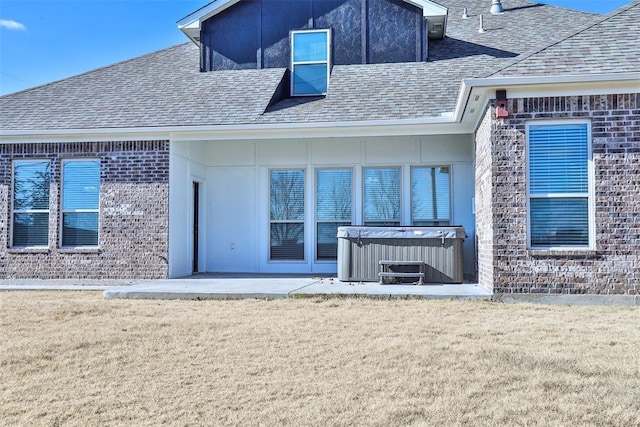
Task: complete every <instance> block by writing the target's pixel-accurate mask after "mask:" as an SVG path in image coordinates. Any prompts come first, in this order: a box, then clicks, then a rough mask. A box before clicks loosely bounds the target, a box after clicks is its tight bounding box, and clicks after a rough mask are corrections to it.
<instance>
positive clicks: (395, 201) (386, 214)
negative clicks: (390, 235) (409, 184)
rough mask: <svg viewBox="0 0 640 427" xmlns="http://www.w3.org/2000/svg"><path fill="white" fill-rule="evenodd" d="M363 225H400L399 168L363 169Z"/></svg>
mask: <svg viewBox="0 0 640 427" xmlns="http://www.w3.org/2000/svg"><path fill="white" fill-rule="evenodd" d="M363 180H364V225H368V226H375V227H383V226H397V225H400V168H398V167H394V168H364V169H363Z"/></svg>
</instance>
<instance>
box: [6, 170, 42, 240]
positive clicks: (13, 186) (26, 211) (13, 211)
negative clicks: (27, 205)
mask: <svg viewBox="0 0 640 427" xmlns="http://www.w3.org/2000/svg"><path fill="white" fill-rule="evenodd" d="M21 163H22V164H24V163H47V164H48V165H49V198H48V206H47V209H16V208H15V200H16V197H15V191H16V165H17V164H21ZM9 197H11V219H10V221H11V233H10V236H9V239H10V241H9V246H10V248H12V249H29V248H35V249H38V248H39V249H42V248H48V247H49V235H50V233H51V224H50V221H51V160H50V159H42V158H40V159H13V160H12V162H11V194H10V196H9ZM17 213H18V214H20V213H23V214H37V213H46V214H47V244H46V245H16V244H15V243H14V234H15V214H17Z"/></svg>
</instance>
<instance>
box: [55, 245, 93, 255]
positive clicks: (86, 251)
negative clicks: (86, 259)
mask: <svg viewBox="0 0 640 427" xmlns="http://www.w3.org/2000/svg"><path fill="white" fill-rule="evenodd" d="M58 252H60V253H61V254H97V253H99V252H100V248H99V247H97V246H96V247H77V248H58Z"/></svg>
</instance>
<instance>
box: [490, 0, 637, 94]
mask: <svg viewBox="0 0 640 427" xmlns="http://www.w3.org/2000/svg"><path fill="white" fill-rule="evenodd" d="M639 25H640V0H636V1H634V2H632V3H631V4H629V5H627V6H624V7H622V8H620V9H618V10H617V11H614V12H612V13H611V14H609V15H607V16H606V17H605V18H603V19H601V20H600V21H598V22H596V23H595V24H593V25H590V26H588V27H586V28H584V29H582V30H580V31H578V32H577V33H575V34H573V35H571V36H569V37H567V38H565V39H564V40H561V41H559V42H557V43H554V44H552V45H550V46H547V47H545V48H544V49H541V50H540V51H537V52H534V53H532V54H530V55H523V57H519V58H517V60H516V61H514V62H513V63H512V64H508V65H506V66H504V68H503V69H502V70H500V71H499V72H497V73H494V75H495V76H533V75H549V74H552V75H558V74H602V73H630V72H638V71H640V34H639V33H638V31H639V30H640V27H639ZM639 87H640V85H639Z"/></svg>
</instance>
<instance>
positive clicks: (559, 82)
mask: <svg viewBox="0 0 640 427" xmlns="http://www.w3.org/2000/svg"><path fill="white" fill-rule="evenodd" d="M493 3H494V5H493V7H492V9H494V7H495V8H499V7H498V6H500V5H502V6H503V7H504V12H503V13H501V14H495V15H494V14H492V13H490V5H489V3H488V2H487V1H486V0H437V1H431V0H262V1H260V0H242V1H237V0H216V1H214V2H212V3H209V4H207V5H205V6H204V7H203V8H201V9H199V10H198V11H196V12H194V13H193V14H191V15H189V16H187V17H185V18H183V19H182V20H180V21H179V22H178V27H179V28H180V30H182V31H183V32H184V33H185V35H186V36H187V37H188V38H189V39H190V40H189V41H188V42H186V43H185V44H182V45H178V46H174V47H171V48H168V49H165V50H162V51H159V52H155V53H152V54H149V55H145V56H142V57H139V58H134V59H132V60H129V61H125V62H122V63H118V64H114V65H112V66H108V67H104V68H100V69H97V70H94V71H91V72H88V73H84V74H81V75H78V76H75V77H71V78H68V79H65V80H62V81H58V82H54V83H51V84H48V85H44V86H41V87H36V88H33V89H29V90H26V91H22V92H18V93H15V94H10V95H6V96H3V97H1V98H0V111H1V113H0V277H3V278H13V277H41V278H67V277H68V278H71V277H95V278H166V277H178V276H184V275H189V274H191V273H192V272H247V273H250V272H251V273H316V274H335V272H336V237H335V236H336V230H337V227H339V226H343V225H384V226H408V225H434V226H444V225H460V226H463V227H464V228H465V230H466V233H467V235H468V238H467V239H466V240H465V241H464V246H463V254H464V273H465V274H466V275H468V276H469V277H472V278H476V279H477V280H478V283H479V284H480V285H481V286H483V287H485V288H487V289H489V290H491V291H494V292H532V293H533V292H544V293H568V294H574V293H617V294H637V293H638V292H639V291H640V198H639V196H638V195H639V194H640V167H639V166H640V36H639V35H638V34H639V33H638V32H637V31H634V30H633V29H634V28H637V25H638V22H640V2H639V1H638V0H635V1H632V2H631V3H629V4H628V5H627V6H626V7H623V8H621V9H619V10H617V11H615V12H612V13H611V14H608V15H606V16H600V15H594V14H589V13H583V12H578V11H572V10H567V9H562V8H557V7H553V6H548V5H543V4H539V3H535V2H529V1H525V0H502V3H501V4H500V2H496V1H495V0H494V1H493ZM494 12H496V10H494Z"/></svg>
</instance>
